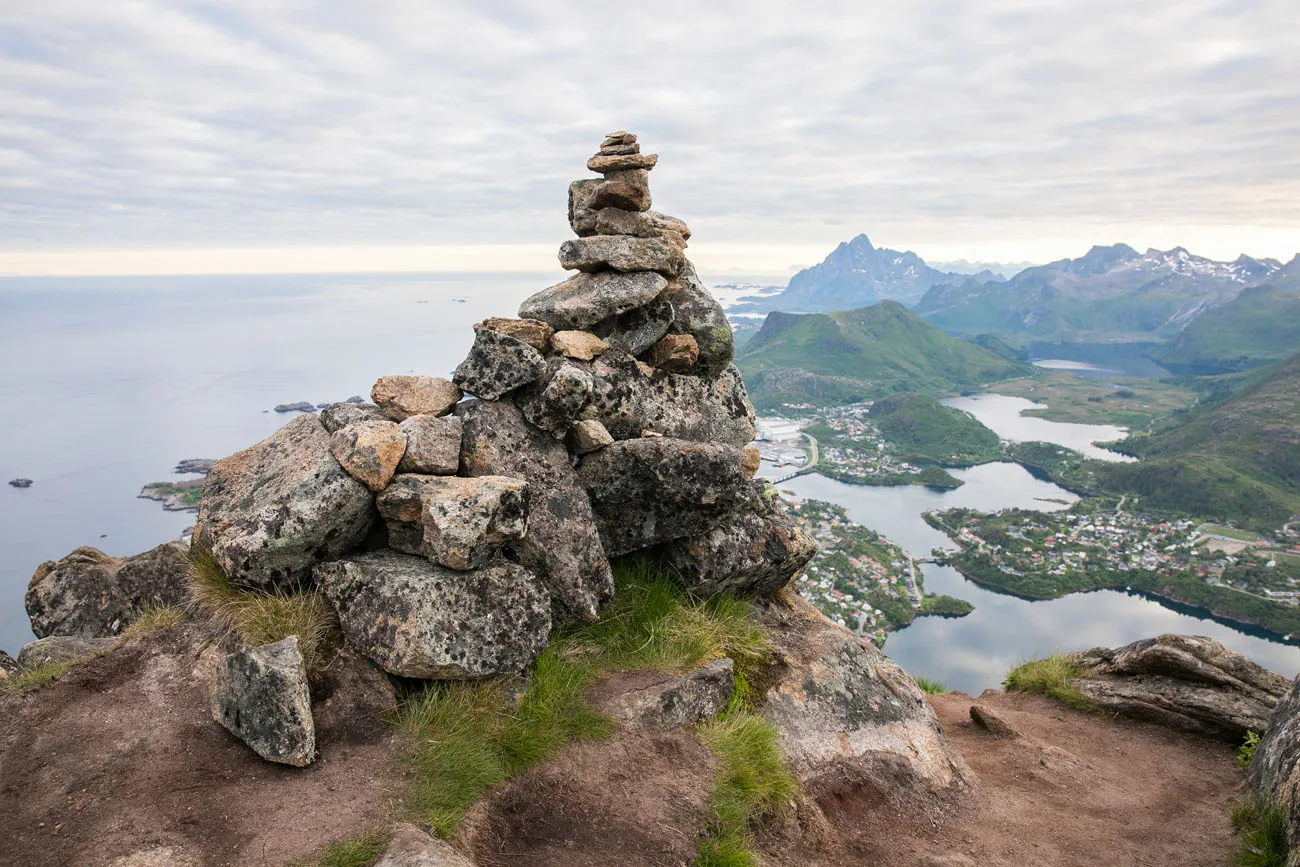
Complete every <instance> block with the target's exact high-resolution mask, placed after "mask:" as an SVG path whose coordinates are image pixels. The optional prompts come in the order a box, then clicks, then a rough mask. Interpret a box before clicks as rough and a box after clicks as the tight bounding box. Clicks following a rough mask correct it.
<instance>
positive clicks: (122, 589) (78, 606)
mask: <svg viewBox="0 0 1300 867" xmlns="http://www.w3.org/2000/svg"><path fill="white" fill-rule="evenodd" d="M188 553H189V549H188V548H187V547H186V546H185V545H183V544H181V543H180V542H168V543H166V544H164V545H159V546H158V547H157V548H153V549H150V550H148V551H146V552H144V553H143V554H136V555H135V556H134V557H110V556H109V555H107V554H105V553H104V552H103V551H100V550H98V549H96V548H78V549H77V550H75V551H73V552H72V553H71V554H69V555H68V556H66V557H64V558H63V559H62V560H60V561H58V562H57V563H54V562H46V563H42V564H41V565H40V566H38V567H36V573H35V574H34V575H32V580H31V582H30V583H29V584H28V585H27V595H26V597H25V599H24V600H23V601H24V603H25V605H26V607H27V616H28V617H29V618H30V619H31V622H32V632H33V633H35V634H36V636H37V637H39V638H44V637H45V636H47V635H76V636H80V637H82V638H103V637H107V636H110V635H117V634H118V633H120V632H121V631H122V629H123V628H124V627H125V626H127V625H128V624H129V623H130V622H131V621H132V620H134V619H135V618H136V617H138V616H140V614H141V613H142V612H143V611H144V610H145V609H147V608H165V607H167V606H170V605H183V604H184V603H185V602H186V601H187V600H188V599H189V585H188V583H187V581H186V576H187V575H188V574H189V560H188Z"/></svg>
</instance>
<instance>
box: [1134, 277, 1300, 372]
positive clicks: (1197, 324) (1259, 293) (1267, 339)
mask: <svg viewBox="0 0 1300 867" xmlns="http://www.w3.org/2000/svg"><path fill="white" fill-rule="evenodd" d="M1297 270H1300V269H1297ZM1278 273H1281V272H1278ZM1276 277H1277V275H1276V274H1275V275H1274V276H1273V277H1272V278H1270V282H1269V284H1266V285H1263V286H1251V287H1249V288H1247V289H1243V290H1242V292H1241V294H1240V295H1238V296H1237V297H1236V298H1234V299H1232V300H1231V301H1229V302H1227V303H1226V304H1224V305H1222V306H1220V307H1216V308H1214V309H1212V310H1207V311H1206V312H1205V313H1203V314H1201V315H1200V316H1198V317H1196V319H1194V320H1192V322H1191V323H1190V324H1189V325H1188V326H1187V327H1186V328H1184V329H1183V330H1182V331H1180V332H1179V333H1178V334H1177V335H1176V336H1175V337H1174V338H1173V339H1172V340H1170V341H1168V342H1167V343H1162V344H1160V345H1159V346H1157V347H1155V348H1154V349H1153V350H1151V351H1149V352H1147V355H1148V356H1149V357H1150V358H1152V359H1153V360H1155V361H1156V362H1158V363H1160V364H1162V365H1164V366H1165V367H1166V368H1168V369H1169V370H1170V371H1172V372H1173V373H1177V374H1189V375H1193V376H1214V375H1217V374H1220V373H1236V372H1238V371H1242V370H1249V369H1251V368H1254V367H1260V366H1262V365H1265V364H1270V363H1273V362H1277V361H1281V360H1282V359H1284V358H1286V357H1287V356H1289V355H1291V354H1292V353H1294V352H1296V351H1300V284H1292V285H1294V288H1292V286H1289V285H1287V283H1286V282H1284V281H1278V280H1276ZM1275 282H1281V283H1282V286H1276V285H1273V284H1274V283H1275Z"/></svg>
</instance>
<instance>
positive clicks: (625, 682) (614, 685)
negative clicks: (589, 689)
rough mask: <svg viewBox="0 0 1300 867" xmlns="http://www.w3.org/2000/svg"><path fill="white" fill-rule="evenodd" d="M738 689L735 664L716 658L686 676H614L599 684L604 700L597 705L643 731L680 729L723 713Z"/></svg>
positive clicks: (635, 673) (633, 673)
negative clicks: (733, 693) (646, 729)
mask: <svg viewBox="0 0 1300 867" xmlns="http://www.w3.org/2000/svg"><path fill="white" fill-rule="evenodd" d="M735 687H736V678H735V664H734V663H733V662H732V661H731V660H730V659H715V660H713V661H712V662H708V663H705V664H704V665H702V666H700V667H699V668H697V669H695V670H693V671H688V672H686V673H685V674H665V673H664V672H658V671H631V672H622V673H620V674H615V675H612V676H611V677H610V678H609V679H608V680H607V681H606V682H604V683H602V684H599V685H598V687H597V689H598V692H599V693H601V697H600V698H599V699H598V700H597V701H596V702H595V705H596V709H597V710H599V711H600V712H602V713H605V714H607V715H609V716H611V717H613V718H614V719H618V720H623V721H624V722H627V723H631V724H632V725H634V726H638V727H641V728H648V729H670V728H678V727H680V726H684V725H690V724H691V723H697V722H699V721H701V720H705V719H708V718H710V717H713V716H717V715H718V714H719V713H722V711H724V710H726V707H727V702H728V701H730V700H731V694H732V692H733V691H734V690H735Z"/></svg>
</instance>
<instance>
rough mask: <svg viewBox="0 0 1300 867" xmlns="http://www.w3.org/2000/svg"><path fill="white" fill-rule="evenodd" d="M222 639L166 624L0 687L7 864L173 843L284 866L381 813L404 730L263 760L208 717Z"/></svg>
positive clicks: (341, 738)
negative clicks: (17, 691) (19, 690)
mask: <svg viewBox="0 0 1300 867" xmlns="http://www.w3.org/2000/svg"><path fill="white" fill-rule="evenodd" d="M215 649H216V648H215V645H214V643H213V641H212V639H211V637H210V636H203V635H200V634H198V630H197V629H196V628H195V627H193V626H187V627H185V628H182V629H169V630H162V631H158V632H155V633H153V634H150V635H147V636H144V637H142V638H139V639H134V640H132V641H130V642H128V643H126V644H124V645H123V646H121V647H119V648H118V649H116V650H114V651H113V652H112V653H110V654H108V655H106V656H103V657H99V658H96V659H92V660H89V661H87V662H84V663H81V664H79V665H77V666H75V667H74V668H73V669H72V670H71V671H70V672H69V673H68V674H67V675H65V676H64V677H63V678H61V679H60V680H58V681H57V682H55V683H53V684H51V685H49V686H46V687H44V688H42V689H40V690H37V691H35V692H29V693H27V694H24V695H18V696H15V695H8V696H5V695H0V864H3V865H13V867H40V865H51V867H53V865H59V867H66V865H95V867H101V865H105V864H108V863H109V862H110V861H112V860H113V859H114V858H117V857H121V856H124V855H128V854H130V853H133V852H137V851H140V850H147V849H159V848H164V847H170V848H171V850H172V852H173V855H174V858H175V861H174V862H173V863H180V862H185V863H195V864H197V865H202V867H218V865H241V867H242V865H258V867H260V865H279V864H282V863H284V862H285V861H286V860H288V859H290V858H294V857H298V856H301V855H304V854H307V853H309V852H311V851H313V850H315V849H317V848H318V847H320V846H321V845H322V844H324V843H328V842H330V841H333V840H338V839H341V838H344V837H348V836H350V835H352V834H356V833H358V832H361V831H363V830H365V829H367V828H369V827H371V826H372V825H374V824H376V823H377V822H381V821H382V820H383V818H384V816H385V815H386V812H387V809H388V805H389V800H388V796H389V792H390V791H391V788H392V781H393V778H394V773H393V766H394V758H395V757H396V755H397V753H398V751H399V747H400V744H399V742H398V739H397V737H396V736H395V735H394V734H393V733H392V732H391V731H387V730H384V729H382V728H378V727H376V728H375V729H373V730H372V731H370V732H368V733H367V732H365V731H359V730H356V729H354V730H351V731H342V730H321V731H318V732H317V744H318V747H319V750H320V754H321V756H320V758H319V759H318V760H317V761H316V762H315V763H314V764H313V765H311V766H310V767H308V768H305V769H297V768H289V767H284V766H279V765H273V764H270V763H268V762H264V761H262V760H261V759H259V758H257V756H255V755H254V754H253V753H252V751H250V750H249V749H248V748H247V747H245V746H244V745H243V744H242V743H240V742H239V741H237V740H236V739H235V738H233V737H232V736H230V735H229V734H227V733H226V731H225V730H224V729H223V728H221V727H220V726H218V725H217V724H216V723H214V722H213V721H212V718H211V716H210V715H209V711H208V697H207V691H206V688H205V687H204V686H203V683H205V682H206V680H205V679H204V678H200V677H197V676H196V675H195V673H196V670H201V668H202V666H203V665H204V664H205V663H206V662H207V661H208V660H210V659H212V658H215V655H214V654H215Z"/></svg>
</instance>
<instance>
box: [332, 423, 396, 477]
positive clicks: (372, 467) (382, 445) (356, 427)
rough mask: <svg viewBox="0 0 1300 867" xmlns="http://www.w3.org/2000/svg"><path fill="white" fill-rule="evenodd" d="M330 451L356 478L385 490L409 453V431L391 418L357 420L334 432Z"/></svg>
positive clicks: (349, 473)
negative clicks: (403, 457)
mask: <svg viewBox="0 0 1300 867" xmlns="http://www.w3.org/2000/svg"><path fill="white" fill-rule="evenodd" d="M330 454H332V455H333V456H334V460H336V461H338V462H339V465H340V466H342V467H343V469H345V470H347V473H348V475H350V476H352V478H354V479H356V480H357V481H359V482H361V483H362V484H364V485H365V486H366V487H367V488H369V489H370V490H372V491H382V490H383V489H384V488H385V487H386V486H387V485H388V483H389V481H390V480H392V478H393V473H395V472H397V465H398V464H399V463H401V460H402V456H403V455H404V454H406V433H405V431H403V430H402V429H401V428H400V427H398V425H397V423H396V422H393V421H389V420H388V419H383V420H379V419H365V420H363V421H358V422H354V423H352V424H350V425H348V426H347V427H343V428H340V429H339V430H337V431H335V432H334V433H333V434H332V435H331V436H330Z"/></svg>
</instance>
